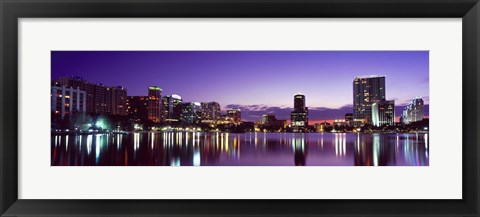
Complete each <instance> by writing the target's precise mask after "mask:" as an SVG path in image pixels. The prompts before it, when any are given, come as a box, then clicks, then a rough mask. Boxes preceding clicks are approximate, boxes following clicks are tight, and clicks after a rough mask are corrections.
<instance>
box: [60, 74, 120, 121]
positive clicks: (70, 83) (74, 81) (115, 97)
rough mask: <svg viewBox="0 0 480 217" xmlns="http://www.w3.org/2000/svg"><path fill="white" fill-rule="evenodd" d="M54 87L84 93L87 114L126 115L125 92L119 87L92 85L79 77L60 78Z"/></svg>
mask: <svg viewBox="0 0 480 217" xmlns="http://www.w3.org/2000/svg"><path fill="white" fill-rule="evenodd" d="M55 85H58V86H65V87H67V88H68V87H71V88H73V89H79V90H81V91H85V93H86V112H87V113H92V114H111V115H127V110H126V107H127V102H126V101H127V100H126V97H127V90H126V89H125V88H123V87H121V86H117V87H108V86H105V85H103V84H94V83H91V82H88V81H86V80H84V79H82V78H80V77H60V78H59V79H58V80H57V81H55Z"/></svg>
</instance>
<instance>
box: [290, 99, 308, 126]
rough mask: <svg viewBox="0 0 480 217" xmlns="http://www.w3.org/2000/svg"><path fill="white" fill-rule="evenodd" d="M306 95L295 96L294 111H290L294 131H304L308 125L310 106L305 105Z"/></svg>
mask: <svg viewBox="0 0 480 217" xmlns="http://www.w3.org/2000/svg"><path fill="white" fill-rule="evenodd" d="M305 105H306V102H305V95H303V94H300V93H299V94H296V95H295V96H293V111H292V112H291V113H290V124H291V126H292V128H293V130H294V132H303V131H304V130H305V128H306V127H307V126H308V107H306V106H305Z"/></svg>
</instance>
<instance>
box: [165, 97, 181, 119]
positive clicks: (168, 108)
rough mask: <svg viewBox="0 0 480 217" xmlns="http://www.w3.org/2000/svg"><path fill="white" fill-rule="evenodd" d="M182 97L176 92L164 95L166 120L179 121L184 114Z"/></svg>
mask: <svg viewBox="0 0 480 217" xmlns="http://www.w3.org/2000/svg"><path fill="white" fill-rule="evenodd" d="M182 102H183V101H182V97H181V96H179V95H176V94H173V95H168V96H164V97H163V98H162V103H163V119H164V121H166V122H178V121H180V116H181V114H182Z"/></svg>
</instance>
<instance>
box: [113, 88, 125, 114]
mask: <svg viewBox="0 0 480 217" xmlns="http://www.w3.org/2000/svg"><path fill="white" fill-rule="evenodd" d="M110 91H111V93H112V96H111V99H112V105H111V108H112V109H113V110H112V112H111V114H113V115H127V90H126V89H125V88H123V87H122V86H117V87H112V88H110Z"/></svg>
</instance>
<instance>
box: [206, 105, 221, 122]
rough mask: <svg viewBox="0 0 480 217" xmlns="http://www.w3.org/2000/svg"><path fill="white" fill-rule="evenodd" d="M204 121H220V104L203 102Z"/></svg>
mask: <svg viewBox="0 0 480 217" xmlns="http://www.w3.org/2000/svg"><path fill="white" fill-rule="evenodd" d="M201 104H202V119H203V120H204V121H207V122H216V121H218V120H220V118H221V116H222V112H221V110H220V104H219V103H218V102H202V103H201Z"/></svg>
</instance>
